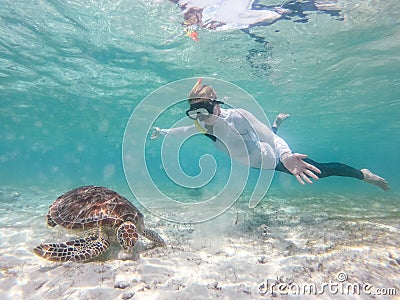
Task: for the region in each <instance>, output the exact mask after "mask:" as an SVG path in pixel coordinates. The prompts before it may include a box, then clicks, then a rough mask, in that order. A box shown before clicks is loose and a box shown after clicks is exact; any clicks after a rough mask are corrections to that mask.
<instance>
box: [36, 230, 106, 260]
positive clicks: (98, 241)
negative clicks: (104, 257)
mask: <svg viewBox="0 0 400 300" xmlns="http://www.w3.org/2000/svg"><path fill="white" fill-rule="evenodd" d="M109 247H110V242H109V241H108V240H107V239H105V238H104V237H101V236H98V235H90V236H87V237H85V238H80V239H76V240H72V241H68V242H64V243H49V244H40V245H39V246H37V247H36V248H34V249H33V252H34V253H35V254H36V255H38V256H41V257H43V258H45V259H47V260H50V261H57V262H66V261H84V260H88V259H91V258H94V257H96V256H99V255H101V254H103V253H104V252H105V251H107V249H108V248H109Z"/></svg>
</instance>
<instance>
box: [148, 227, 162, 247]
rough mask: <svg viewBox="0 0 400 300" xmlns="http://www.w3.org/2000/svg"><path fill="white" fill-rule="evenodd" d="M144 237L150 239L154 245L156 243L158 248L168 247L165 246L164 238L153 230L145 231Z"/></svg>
mask: <svg viewBox="0 0 400 300" xmlns="http://www.w3.org/2000/svg"><path fill="white" fill-rule="evenodd" d="M142 235H143V236H144V237H145V238H148V239H149V240H150V241H152V242H153V243H155V244H156V245H157V246H162V247H166V246H167V244H165V242H164V240H163V239H162V237H161V236H160V235H159V234H158V233H157V232H155V231H153V230H151V229H144V230H143V232H142Z"/></svg>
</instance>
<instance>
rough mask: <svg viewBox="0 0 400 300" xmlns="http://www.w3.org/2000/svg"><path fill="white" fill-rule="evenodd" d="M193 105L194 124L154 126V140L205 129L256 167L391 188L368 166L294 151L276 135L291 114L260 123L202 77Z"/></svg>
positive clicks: (300, 176) (308, 178)
mask: <svg viewBox="0 0 400 300" xmlns="http://www.w3.org/2000/svg"><path fill="white" fill-rule="evenodd" d="M188 101H189V105H190V108H189V109H188V110H187V111H186V114H187V116H188V117H189V118H191V119H193V120H194V122H195V124H194V125H192V126H183V127H177V128H171V129H160V128H158V127H155V129H154V131H153V133H152V135H151V139H156V138H158V137H160V136H161V135H166V134H168V135H187V136H191V135H193V134H195V133H197V132H199V130H200V131H202V132H203V133H204V134H205V135H206V136H207V137H209V138H210V139H211V140H212V141H213V142H214V145H215V147H216V148H217V149H219V150H222V151H224V152H226V153H228V155H230V156H231V157H232V158H233V159H234V160H236V161H238V162H240V163H242V164H245V165H248V166H249V167H252V168H257V169H269V170H276V171H279V172H284V173H288V174H292V175H294V176H295V177H296V179H297V181H298V182H299V183H301V184H305V183H309V184H311V183H312V180H318V179H320V178H324V177H329V176H343V177H352V178H356V179H359V180H363V181H365V182H368V183H371V184H374V185H376V186H378V187H380V188H382V189H383V190H389V184H388V182H387V181H386V180H385V179H383V178H382V177H379V176H378V175H375V174H373V173H372V172H371V171H369V170H368V169H361V170H358V169H356V168H353V167H351V166H348V165H345V164H342V163H338V162H334V163H319V162H316V161H314V160H312V159H309V158H308V157H307V155H305V154H300V153H293V152H292V150H291V149H290V147H289V145H288V144H287V143H286V141H285V140H284V139H282V138H281V137H279V136H278V135H277V134H276V129H277V127H278V126H279V125H280V123H281V122H282V120H283V119H285V118H286V117H288V115H280V116H278V118H277V119H276V120H275V122H274V126H273V127H272V129H271V128H270V127H269V126H267V125H266V124H263V123H262V122H260V121H259V120H258V119H257V118H256V117H255V116H254V115H252V114H251V113H250V112H248V111H246V110H244V109H236V108H229V109H225V108H222V107H221V106H220V105H221V104H224V103H223V102H222V101H219V100H217V94H216V91H215V90H214V89H213V88H212V87H211V86H209V85H205V84H204V85H203V84H202V79H199V80H198V81H197V83H196V84H195V86H194V87H193V89H192V90H191V92H190V94H189V99H188Z"/></svg>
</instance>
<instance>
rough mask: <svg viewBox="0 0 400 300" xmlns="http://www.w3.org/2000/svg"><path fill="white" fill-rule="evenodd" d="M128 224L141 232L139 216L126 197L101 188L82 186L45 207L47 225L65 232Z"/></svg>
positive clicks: (140, 217)
mask: <svg viewBox="0 0 400 300" xmlns="http://www.w3.org/2000/svg"><path fill="white" fill-rule="evenodd" d="M125 221H132V222H133V223H135V224H136V225H137V226H138V227H139V228H138V229H139V230H140V231H142V230H143V229H144V228H143V215H142V214H141V213H140V211H139V210H138V209H137V208H136V207H135V206H134V205H133V204H132V203H130V202H129V201H128V200H127V199H126V198H124V197H122V196H121V195H120V194H118V193H117V192H114V191H112V190H110V189H107V188H105V187H99V186H83V187H79V188H76V189H74V190H71V191H69V192H67V193H65V194H63V195H62V196H60V197H58V198H57V200H55V201H54V202H53V204H52V205H50V207H49V212H48V214H47V223H48V224H49V225H50V226H55V225H60V226H63V227H65V228H67V229H89V228H94V227H115V226H119V225H120V224H121V223H123V222H125Z"/></svg>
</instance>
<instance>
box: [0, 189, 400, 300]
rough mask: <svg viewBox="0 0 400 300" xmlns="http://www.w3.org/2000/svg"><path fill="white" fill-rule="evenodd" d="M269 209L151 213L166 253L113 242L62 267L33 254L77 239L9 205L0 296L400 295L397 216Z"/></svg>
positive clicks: (0, 231)
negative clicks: (191, 218) (128, 252)
mask: <svg viewBox="0 0 400 300" xmlns="http://www.w3.org/2000/svg"><path fill="white" fill-rule="evenodd" d="M0 196H1V195H0ZM16 197H17V196H16ZM271 203H272V204H271ZM271 203H262V204H261V205H259V206H258V207H257V208H256V209H254V210H250V209H249V208H247V207H246V204H244V203H243V204H236V205H235V206H234V207H233V208H231V209H230V210H229V211H228V212H226V213H225V214H223V215H221V216H220V217H218V218H216V219H214V220H212V221H209V222H206V223H202V224H198V225H179V224H173V223H169V222H166V221H163V220H160V219H157V218H155V217H153V216H151V215H147V216H146V218H145V220H146V224H147V227H149V228H152V229H155V230H156V231H158V232H159V233H160V235H162V236H163V237H164V239H165V240H166V242H167V247H166V248H160V247H158V248H152V247H151V246H152V245H151V243H150V242H148V241H147V240H144V239H141V240H140V241H139V242H138V244H137V247H136V250H135V254H134V255H133V256H132V257H131V258H129V259H125V260H122V259H119V258H118V257H120V255H119V254H120V253H119V252H120V249H119V248H118V246H116V247H113V248H112V249H111V250H110V251H109V252H108V254H107V256H106V257H104V258H102V259H101V260H95V261H90V262H85V263H74V262H68V263H63V264H60V263H52V262H48V261H46V260H44V259H42V258H40V257H37V256H35V255H34V254H33V253H32V248H33V247H34V246H36V245H37V244H39V243H40V242H49V241H63V240H67V239H70V238H72V237H73V236H72V235H67V234H66V233H65V232H61V231H57V230H52V229H50V228H47V227H46V225H45V221H44V216H45V212H46V210H47V206H46V205H38V206H35V205H32V207H29V206H26V205H23V206H21V207H20V208H18V209H15V206H13V205H12V203H5V202H3V204H2V208H1V211H0V212H1V216H2V222H1V224H2V225H1V228H0V241H1V246H0V252H1V262H0V268H1V273H0V298H1V299H214V298H218V299H317V298H318V299H344V298H345V299H399V298H400V276H399V274H400V250H399V248H398V245H399V244H400V234H399V229H400V224H399V222H398V219H390V218H388V219H385V220H380V221H379V222H378V221H370V220H367V219H365V218H349V219H346V218H341V219H337V218H320V219H318V218H312V219H308V217H307V216H304V215H303V216H301V215H297V214H296V213H293V212H292V213H290V211H286V213H285V212H284V211H282V210H281V206H280V205H278V204H274V202H273V201H272V202H271ZM35 210H36V211H40V212H41V213H40V214H39V215H37V214H35V213H34V211H35ZM266 211H268V214H267V213H266ZM310 293H311V294H310ZM394 294H395V295H394Z"/></svg>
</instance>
